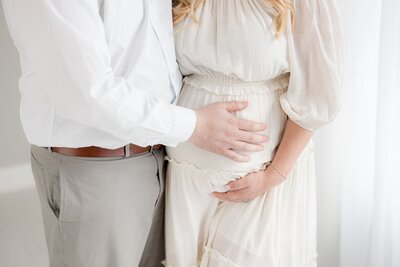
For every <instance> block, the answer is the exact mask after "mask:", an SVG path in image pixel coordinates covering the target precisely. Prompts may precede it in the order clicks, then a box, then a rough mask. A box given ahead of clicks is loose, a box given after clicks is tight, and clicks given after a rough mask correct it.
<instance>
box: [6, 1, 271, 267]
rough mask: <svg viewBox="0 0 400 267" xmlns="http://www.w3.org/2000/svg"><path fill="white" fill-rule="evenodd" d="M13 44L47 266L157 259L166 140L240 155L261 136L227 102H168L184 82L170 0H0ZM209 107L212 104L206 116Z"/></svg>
mask: <svg viewBox="0 0 400 267" xmlns="http://www.w3.org/2000/svg"><path fill="white" fill-rule="evenodd" d="M3 5H4V10H5V15H6V19H7V23H8V26H9V29H10V33H11V35H12V38H13V40H14V43H15V45H16V47H17V49H18V51H19V53H20V57H21V67H22V77H21V79H20V83H19V86H20V91H21V120H22V125H23V128H24V131H25V133H26V136H27V138H28V140H29V142H30V143H31V144H32V157H31V160H32V170H33V174H34V177H35V181H36V185H37V189H38V193H39V197H40V200H41V204H42V213H43V220H44V225H45V233H46V241H47V245H48V250H49V261H50V266H54V267H62V266H68V267H80V266H89V267H91V266H93V267H103V266H104V267H106V266H108V267H128V266H129V267H133V266H138V265H140V266H145V267H149V266H150V267H151V266H159V265H160V262H161V260H162V259H163V257H164V254H163V253H164V250H163V234H162V222H163V186H164V182H163V150H162V149H161V145H159V144H162V145H168V146H175V145H177V144H178V143H181V142H185V141H187V140H190V141H192V142H194V143H195V144H196V145H198V146H200V147H202V148H204V149H207V150H210V151H213V152H216V153H220V154H223V155H225V156H227V157H230V158H231V159H233V160H237V161H245V160H247V159H248V158H247V156H244V155H241V154H240V153H238V152H235V151H256V150H260V149H261V148H262V145H261V143H263V142H265V141H266V137H265V136H263V135H261V134H259V132H258V131H263V130H265V126H264V125H262V124H259V123H255V122H250V121H244V120H239V119H237V118H235V117H234V116H233V115H231V114H230V112H234V111H238V110H241V109H244V108H245V107H246V104H245V103H240V102H231V103H216V104H213V105H210V106H207V107H203V108H201V109H199V110H197V111H193V110H189V109H185V108H182V107H177V106H175V105H173V103H175V100H176V97H177V96H178V94H179V90H180V87H181V75H180V73H179V71H178V69H177V64H176V59H175V55H174V46H173V34H172V22H171V3H170V1H168V0H36V1H33V0H3ZM209 114H213V115H212V116H210V115H209Z"/></svg>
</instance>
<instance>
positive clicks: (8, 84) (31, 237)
mask: <svg viewBox="0 0 400 267" xmlns="http://www.w3.org/2000/svg"><path fill="white" fill-rule="evenodd" d="M19 72H20V71H19V62H18V55H17V51H16V50H15V48H14V46H13V44H12V42H11V40H10V38H9V35H8V31H7V28H6V24H5V21H4V17H3V10H2V6H1V5H0V266H2V267H44V266H46V265H47V254H46V253H47V252H46V251H47V250H46V245H45V242H44V233H43V229H42V219H41V214H40V206H39V199H38V196H37V194H36V190H35V188H34V181H33V177H32V173H31V170H30V164H29V144H28V143H27V141H26V140H25V137H24V134H23V131H22V128H21V125H20V121H19V92H18V89H17V84H18V76H19Z"/></svg>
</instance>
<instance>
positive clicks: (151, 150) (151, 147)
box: [149, 145, 154, 154]
mask: <svg viewBox="0 0 400 267" xmlns="http://www.w3.org/2000/svg"><path fill="white" fill-rule="evenodd" d="M153 150H154V145H153V146H150V150H149V153H152V154H153Z"/></svg>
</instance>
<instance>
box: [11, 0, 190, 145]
mask: <svg viewBox="0 0 400 267" xmlns="http://www.w3.org/2000/svg"><path fill="white" fill-rule="evenodd" d="M3 5H4V9H5V14H6V17H7V21H8V24H9V28H10V33H11V35H12V37H13V39H14V42H15V44H16V46H17V48H18V49H19V52H20V53H23V54H24V56H25V58H27V59H28V60H29V61H30V64H31V65H33V67H34V69H35V72H36V74H37V75H38V77H40V80H41V82H42V85H43V89H44V90H45V91H46V93H47V95H48V97H49V99H50V101H51V102H52V104H53V105H54V107H55V109H56V111H57V113H58V114H60V115H61V116H62V117H64V118H66V119H70V120H73V121H76V122H78V123H80V124H83V125H87V126H89V127H93V128H96V129H99V130H102V131H105V132H108V133H111V134H112V135H114V136H116V137H118V138H120V139H122V140H125V141H126V142H127V143H135V144H137V145H141V146H147V145H152V144H156V143H162V144H165V145H169V146H176V145H177V144H178V143H180V142H184V141H186V140H187V139H188V138H189V137H190V135H191V134H192V132H193V130H194V127H195V120H196V117H195V113H194V111H192V110H190V109H185V108H182V107H178V106H175V105H172V104H170V103H167V102H166V101H163V100H160V99H158V98H156V97H153V96H151V95H150V94H149V93H148V92H146V91H145V90H144V89H142V88H134V87H133V86H132V84H130V83H128V82H127V81H126V79H125V78H124V77H121V76H118V75H116V74H115V71H114V70H113V68H112V66H111V65H112V64H111V53H110V50H109V47H108V45H107V42H106V37H105V31H104V24H103V21H102V19H101V17H100V11H99V1H98V0H68V1H66V0H37V1H28V0H3Z"/></svg>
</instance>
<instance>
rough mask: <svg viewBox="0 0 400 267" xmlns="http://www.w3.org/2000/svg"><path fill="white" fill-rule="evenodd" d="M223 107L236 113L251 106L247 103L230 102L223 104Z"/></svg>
mask: <svg viewBox="0 0 400 267" xmlns="http://www.w3.org/2000/svg"><path fill="white" fill-rule="evenodd" d="M223 105H224V107H225V110H226V111H228V112H235V111H240V110H243V109H245V108H247V106H248V105H249V104H248V102H246V101H228V102H223Z"/></svg>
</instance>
